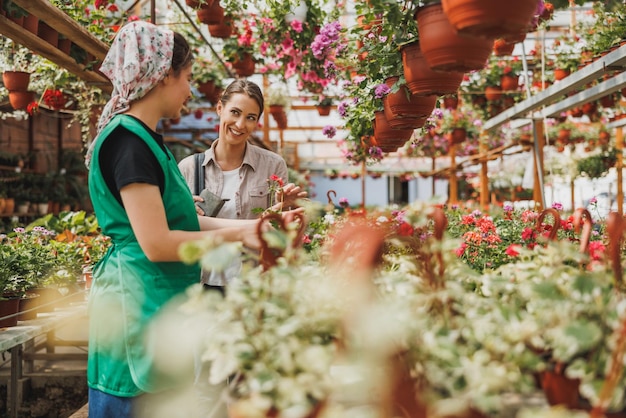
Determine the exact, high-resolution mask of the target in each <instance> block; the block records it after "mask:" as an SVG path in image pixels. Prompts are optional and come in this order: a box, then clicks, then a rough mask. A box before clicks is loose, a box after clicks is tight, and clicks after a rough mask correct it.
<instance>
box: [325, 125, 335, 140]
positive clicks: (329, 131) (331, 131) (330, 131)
mask: <svg viewBox="0 0 626 418" xmlns="http://www.w3.org/2000/svg"><path fill="white" fill-rule="evenodd" d="M322 133H323V134H324V135H325V136H326V137H327V138H334V137H335V135H336V134H337V129H335V127H334V126H331V125H326V126H324V128H323V129H322Z"/></svg>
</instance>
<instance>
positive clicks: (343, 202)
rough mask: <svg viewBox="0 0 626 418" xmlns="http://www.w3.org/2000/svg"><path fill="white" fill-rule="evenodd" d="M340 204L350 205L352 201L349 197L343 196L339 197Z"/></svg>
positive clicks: (344, 206)
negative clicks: (349, 200)
mask: <svg viewBox="0 0 626 418" xmlns="http://www.w3.org/2000/svg"><path fill="white" fill-rule="evenodd" d="M339 206H341V207H342V208H347V207H349V206H350V203H349V202H348V198H347V197H342V198H341V199H339Z"/></svg>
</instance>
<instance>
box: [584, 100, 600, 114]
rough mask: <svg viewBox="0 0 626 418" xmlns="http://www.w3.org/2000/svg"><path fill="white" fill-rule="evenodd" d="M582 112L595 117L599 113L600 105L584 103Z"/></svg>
mask: <svg viewBox="0 0 626 418" xmlns="http://www.w3.org/2000/svg"><path fill="white" fill-rule="evenodd" d="M581 108H582V111H583V114H584V115H588V116H590V115H593V114H595V113H596V112H597V111H598V103H596V102H587V103H584V104H583V105H582V106H581Z"/></svg>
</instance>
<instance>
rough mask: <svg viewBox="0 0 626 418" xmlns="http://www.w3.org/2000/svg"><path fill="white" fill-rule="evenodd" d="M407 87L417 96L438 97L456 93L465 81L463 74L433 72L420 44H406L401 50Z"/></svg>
mask: <svg viewBox="0 0 626 418" xmlns="http://www.w3.org/2000/svg"><path fill="white" fill-rule="evenodd" d="M400 51H401V53H402V67H403V69H404V78H405V79H406V85H407V87H408V88H409V90H411V93H413V94H417V95H424V96H428V95H433V94H434V95H437V96H442V95H444V94H452V93H456V92H457V91H458V89H459V86H460V85H461V82H462V81H463V73H462V72H454V71H447V72H440V71H433V70H432V69H431V68H430V66H429V64H428V62H427V61H426V58H425V57H424V54H423V53H422V51H421V48H420V44H419V43H418V42H412V43H410V44H406V45H404V46H403V47H402V49H401V50H400Z"/></svg>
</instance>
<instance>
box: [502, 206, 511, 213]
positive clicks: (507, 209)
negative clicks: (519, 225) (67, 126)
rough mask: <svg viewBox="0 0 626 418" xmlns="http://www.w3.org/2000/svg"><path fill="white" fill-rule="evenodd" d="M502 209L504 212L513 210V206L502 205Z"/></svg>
mask: <svg viewBox="0 0 626 418" xmlns="http://www.w3.org/2000/svg"><path fill="white" fill-rule="evenodd" d="M502 209H504V211H505V212H513V206H511V205H504V207H503V208H502Z"/></svg>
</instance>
